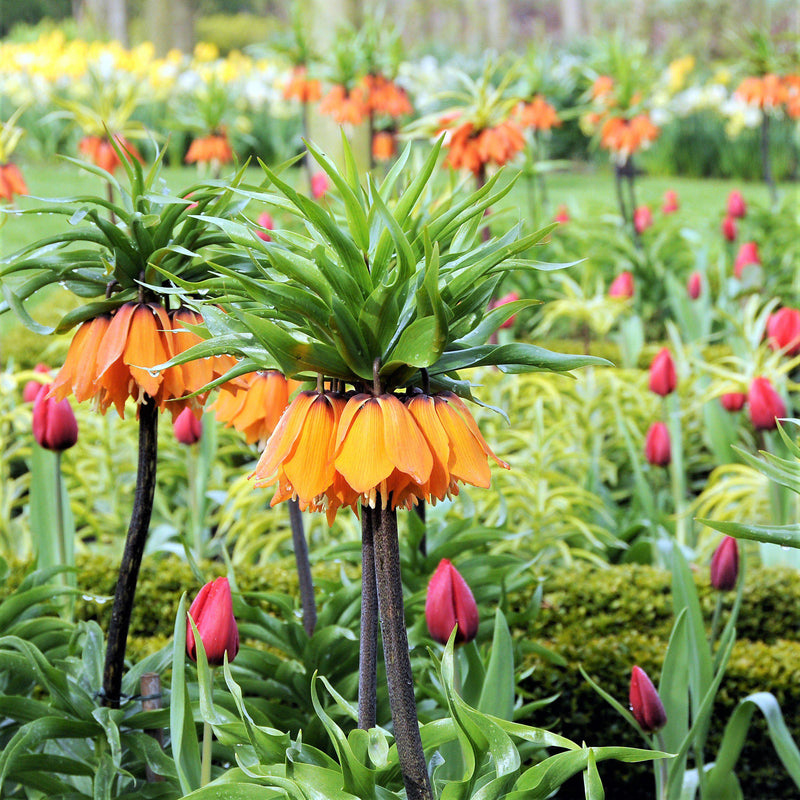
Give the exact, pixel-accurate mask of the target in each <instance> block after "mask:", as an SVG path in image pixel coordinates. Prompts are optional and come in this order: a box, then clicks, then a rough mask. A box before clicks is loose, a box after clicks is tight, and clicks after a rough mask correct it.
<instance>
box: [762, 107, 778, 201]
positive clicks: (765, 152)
mask: <svg viewBox="0 0 800 800" xmlns="http://www.w3.org/2000/svg"><path fill="white" fill-rule="evenodd" d="M761 170H762V173H763V175H764V183H766V184H767V188H768V189H769V196H770V200H772V202H773V203H776V202H777V201H778V192H777V190H776V188H775V179H774V178H773V177H772V162H771V161H770V158H769V114H767V113H766V112H765V113H764V114H763V116H762V117H761Z"/></svg>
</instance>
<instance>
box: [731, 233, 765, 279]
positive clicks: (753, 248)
mask: <svg viewBox="0 0 800 800" xmlns="http://www.w3.org/2000/svg"><path fill="white" fill-rule="evenodd" d="M751 264H755V265H756V266H759V265H760V264H761V258H760V257H759V255H758V245H756V243H755V242H745V243H744V244H742V246H741V247H740V248H739V252H738V253H737V254H736V260H735V261H734V262H733V274H734V275H735V276H736V277H737V278H739V280H741V278H742V273H743V272H744V268H745V267H748V266H750V265H751Z"/></svg>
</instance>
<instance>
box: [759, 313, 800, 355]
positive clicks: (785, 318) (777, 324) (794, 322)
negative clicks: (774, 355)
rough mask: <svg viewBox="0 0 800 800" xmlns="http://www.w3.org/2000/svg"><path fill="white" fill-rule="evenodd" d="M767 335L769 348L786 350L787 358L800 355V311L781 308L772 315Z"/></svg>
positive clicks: (768, 323)
mask: <svg viewBox="0 0 800 800" xmlns="http://www.w3.org/2000/svg"><path fill="white" fill-rule="evenodd" d="M767 335H768V336H769V346H770V347H771V348H772V349H773V350H784V351H785V352H786V355H787V356H795V355H797V354H798V353H800V311H798V310H797V309H796V308H781V309H780V310H779V311H776V312H775V313H774V314H770V317H769V320H768V321H767Z"/></svg>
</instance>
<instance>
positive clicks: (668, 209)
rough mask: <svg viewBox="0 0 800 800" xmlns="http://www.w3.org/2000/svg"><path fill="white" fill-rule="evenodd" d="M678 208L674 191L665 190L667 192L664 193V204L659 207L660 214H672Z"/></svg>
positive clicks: (676, 195) (678, 204)
mask: <svg viewBox="0 0 800 800" xmlns="http://www.w3.org/2000/svg"><path fill="white" fill-rule="evenodd" d="M679 208H680V203H679V202H678V193H677V192H676V191H675V190H674V189H667V191H666V192H664V204H663V205H662V206H661V211H662V213H664V214H672V213H674V212H675V211H677V210H678V209H679Z"/></svg>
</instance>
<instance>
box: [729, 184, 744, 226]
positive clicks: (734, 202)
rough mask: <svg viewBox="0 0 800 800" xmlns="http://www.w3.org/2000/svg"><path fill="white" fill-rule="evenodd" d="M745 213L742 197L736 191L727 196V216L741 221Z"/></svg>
mask: <svg viewBox="0 0 800 800" xmlns="http://www.w3.org/2000/svg"><path fill="white" fill-rule="evenodd" d="M746 213H747V206H746V205H745V202H744V197H743V196H742V193H741V192H740V191H739V190H738V189H734V190H733V191H732V192H731V193H730V194H729V195H728V216H730V217H736V218H737V219H741V218H742V217H744V215H745V214H746Z"/></svg>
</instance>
